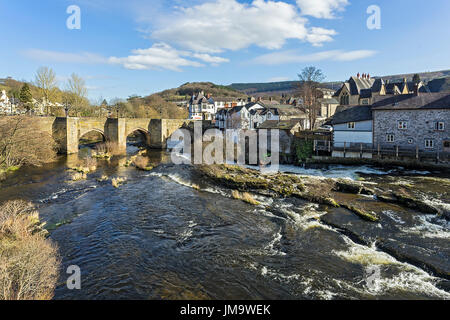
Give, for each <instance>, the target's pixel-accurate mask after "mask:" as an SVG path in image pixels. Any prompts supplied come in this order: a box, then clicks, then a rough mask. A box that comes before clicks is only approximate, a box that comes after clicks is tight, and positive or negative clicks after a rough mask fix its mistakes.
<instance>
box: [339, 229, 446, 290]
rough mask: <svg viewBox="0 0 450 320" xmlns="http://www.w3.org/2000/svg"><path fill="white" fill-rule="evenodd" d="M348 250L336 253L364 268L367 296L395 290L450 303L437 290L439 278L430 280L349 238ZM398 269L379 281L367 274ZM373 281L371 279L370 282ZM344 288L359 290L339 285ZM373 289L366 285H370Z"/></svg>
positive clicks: (429, 277) (408, 265) (411, 266)
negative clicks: (426, 295)
mask: <svg viewBox="0 0 450 320" xmlns="http://www.w3.org/2000/svg"><path fill="white" fill-rule="evenodd" d="M342 238H343V239H344V241H345V243H346V244H347V245H348V249H347V250H344V251H333V252H334V253H335V254H336V255H337V256H339V257H341V258H342V259H344V260H346V261H349V262H352V263H357V264H361V265H363V266H364V268H365V270H366V277H365V278H364V279H363V280H362V281H361V282H366V285H365V286H364V288H365V292H366V293H369V294H372V295H380V294H384V293H386V292H388V291H392V290H400V291H409V292H417V293H426V294H428V295H430V296H433V297H439V298H445V299H450V294H449V293H447V292H445V291H443V290H441V289H439V288H437V287H436V282H437V281H439V279H438V278H436V277H433V276H431V275H430V274H428V273H426V272H425V271H423V270H422V269H419V268H417V267H415V266H413V265H410V264H408V263H404V262H400V261H397V260H396V259H395V258H394V257H392V256H390V255H389V254H387V253H384V252H381V251H378V250H377V249H376V244H375V242H374V243H372V245H371V246H370V247H368V246H363V245H359V244H357V243H355V242H353V241H352V240H351V239H350V238H348V237H347V236H342ZM392 266H393V267H395V268H398V269H399V270H400V271H399V272H397V273H396V274H394V275H392V276H387V277H386V276H384V277H383V273H384V272H383V271H381V272H380V275H379V277H373V276H372V275H371V273H370V272H368V270H370V269H373V268H374V267H375V268H380V270H383V268H391V267H392ZM369 277H370V278H369ZM337 282H338V283H339V284H341V285H345V286H347V287H351V288H352V289H353V290H359V289H358V288H357V287H355V286H354V285H351V284H348V283H343V282H342V281H339V280H338V281H337ZM369 282H370V283H371V285H370V286H369V285H367V284H368V283H369Z"/></svg>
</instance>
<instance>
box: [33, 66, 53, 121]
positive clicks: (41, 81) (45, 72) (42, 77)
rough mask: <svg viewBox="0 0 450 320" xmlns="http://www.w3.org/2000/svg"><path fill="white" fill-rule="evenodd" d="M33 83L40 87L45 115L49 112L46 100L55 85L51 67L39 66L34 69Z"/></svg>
mask: <svg viewBox="0 0 450 320" xmlns="http://www.w3.org/2000/svg"><path fill="white" fill-rule="evenodd" d="M35 84H36V86H37V87H38V88H39V89H40V91H41V93H42V96H43V98H44V107H45V108H46V113H47V115H48V114H49V110H48V102H49V101H50V99H51V97H52V95H53V94H54V92H55V89H56V87H57V81H56V74H55V72H54V71H53V69H51V68H48V67H40V68H39V69H38V70H37V71H36V76H35Z"/></svg>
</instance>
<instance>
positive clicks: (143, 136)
mask: <svg viewBox="0 0 450 320" xmlns="http://www.w3.org/2000/svg"><path fill="white" fill-rule="evenodd" d="M125 135H126V139H127V143H128V142H129V141H130V139H132V137H133V136H134V137H136V136H137V135H140V139H135V140H134V141H133V140H132V142H135V143H142V144H144V145H145V147H150V142H151V141H150V132H149V131H148V130H146V129H144V128H141V127H137V128H132V129H129V130H128V131H127V132H126V133H125ZM139 140H140V141H139Z"/></svg>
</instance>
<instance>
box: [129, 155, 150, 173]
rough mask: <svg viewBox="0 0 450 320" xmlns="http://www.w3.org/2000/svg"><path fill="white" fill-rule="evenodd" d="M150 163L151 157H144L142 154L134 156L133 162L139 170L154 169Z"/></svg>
mask: <svg viewBox="0 0 450 320" xmlns="http://www.w3.org/2000/svg"><path fill="white" fill-rule="evenodd" d="M148 163H149V159H148V158H146V157H143V156H141V155H138V156H136V157H133V158H132V164H133V165H134V166H135V167H136V168H137V169H139V170H143V171H150V170H152V169H153V167H152V166H149V165H148Z"/></svg>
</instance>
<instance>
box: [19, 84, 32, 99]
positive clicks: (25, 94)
mask: <svg viewBox="0 0 450 320" xmlns="http://www.w3.org/2000/svg"><path fill="white" fill-rule="evenodd" d="M19 99H20V101H22V102H23V103H29V102H31V101H32V100H33V96H32V95H31V90H30V86H29V85H28V83H24V85H23V86H22V89H20V93H19Z"/></svg>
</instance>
